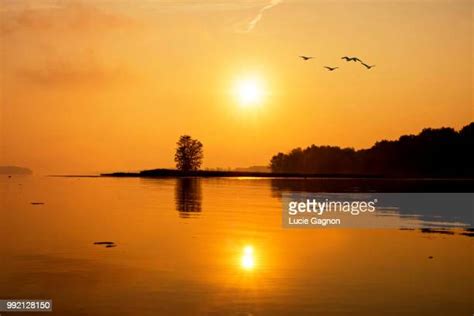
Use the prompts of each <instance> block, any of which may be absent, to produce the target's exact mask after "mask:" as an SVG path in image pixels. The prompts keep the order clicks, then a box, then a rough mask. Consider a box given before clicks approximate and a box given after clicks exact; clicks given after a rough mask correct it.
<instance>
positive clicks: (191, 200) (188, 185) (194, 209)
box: [175, 178, 202, 218]
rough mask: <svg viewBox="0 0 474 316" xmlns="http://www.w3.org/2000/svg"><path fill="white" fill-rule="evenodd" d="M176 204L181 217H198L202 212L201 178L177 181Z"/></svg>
mask: <svg viewBox="0 0 474 316" xmlns="http://www.w3.org/2000/svg"><path fill="white" fill-rule="evenodd" d="M175 202H176V210H177V211H178V212H179V216H180V217H182V218H189V217H195V216H197V215H198V214H199V213H200V212H201V202H202V194H201V180H200V179H199V178H178V179H176V190H175Z"/></svg>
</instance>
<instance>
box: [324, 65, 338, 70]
mask: <svg viewBox="0 0 474 316" xmlns="http://www.w3.org/2000/svg"><path fill="white" fill-rule="evenodd" d="M324 68H326V69H327V70H329V71H334V70H336V69H337V68H339V67H329V66H324Z"/></svg>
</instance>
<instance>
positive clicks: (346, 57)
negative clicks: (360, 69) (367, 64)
mask: <svg viewBox="0 0 474 316" xmlns="http://www.w3.org/2000/svg"><path fill="white" fill-rule="evenodd" d="M341 59H344V60H345V61H358V62H362V60H360V59H359V58H357V57H348V56H344V57H341Z"/></svg>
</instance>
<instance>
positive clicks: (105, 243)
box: [94, 241, 117, 248]
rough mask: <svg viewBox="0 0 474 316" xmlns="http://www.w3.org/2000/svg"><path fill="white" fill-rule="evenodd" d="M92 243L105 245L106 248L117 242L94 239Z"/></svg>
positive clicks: (115, 245)
mask: <svg viewBox="0 0 474 316" xmlns="http://www.w3.org/2000/svg"><path fill="white" fill-rule="evenodd" d="M94 245H99V246H105V247H106V248H113V247H117V244H116V243H115V242H113V241H96V242H94Z"/></svg>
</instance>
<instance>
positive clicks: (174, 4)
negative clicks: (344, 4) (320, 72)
mask: <svg viewBox="0 0 474 316" xmlns="http://www.w3.org/2000/svg"><path fill="white" fill-rule="evenodd" d="M282 2H283V0H208V1H195V0H138V1H137V0H116V1H115V0H114V1H110V0H71V1H70V0H63V1H60V0H24V1H18V0H0V13H1V12H4V13H6V12H10V13H11V12H21V11H25V10H26V11H30V12H31V11H51V10H58V11H60V12H61V13H62V10H64V9H68V8H70V7H83V8H96V9H102V10H104V11H108V10H110V9H112V10H113V9H118V10H125V11H129V10H130V9H132V8H133V9H134V10H146V11H148V12H152V11H156V12H167V13H173V12H203V11H204V12H205V11H208V12H212V11H231V12H251V14H250V18H247V19H244V20H241V21H240V22H238V23H237V24H236V26H235V29H236V30H237V31H238V32H242V33H247V32H250V31H252V30H253V29H254V28H255V27H256V26H257V24H258V23H259V22H260V21H261V20H262V18H263V16H264V14H265V12H266V11H268V10H270V9H271V8H273V7H275V6H277V5H279V4H280V3H282Z"/></svg>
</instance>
